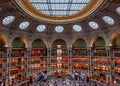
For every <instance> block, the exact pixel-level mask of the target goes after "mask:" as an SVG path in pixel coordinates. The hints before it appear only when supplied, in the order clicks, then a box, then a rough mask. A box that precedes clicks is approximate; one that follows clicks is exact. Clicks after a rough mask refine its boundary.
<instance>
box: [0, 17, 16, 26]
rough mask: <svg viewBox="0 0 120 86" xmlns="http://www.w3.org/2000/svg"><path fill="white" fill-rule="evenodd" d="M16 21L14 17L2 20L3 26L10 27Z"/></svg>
mask: <svg viewBox="0 0 120 86" xmlns="http://www.w3.org/2000/svg"><path fill="white" fill-rule="evenodd" d="M14 20H15V17H14V16H7V17H5V18H4V19H3V20H2V23H3V25H8V24H10V23H12V22H13V21H14Z"/></svg>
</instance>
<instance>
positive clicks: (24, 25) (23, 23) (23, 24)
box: [19, 21, 30, 29]
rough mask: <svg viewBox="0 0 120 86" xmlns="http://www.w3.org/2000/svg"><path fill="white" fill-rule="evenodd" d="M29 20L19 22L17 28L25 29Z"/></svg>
mask: <svg viewBox="0 0 120 86" xmlns="http://www.w3.org/2000/svg"><path fill="white" fill-rule="evenodd" d="M29 24H30V23H29V22H27V21H25V22H22V23H20V25H19V28H20V29H26V28H27V27H28V26H29Z"/></svg>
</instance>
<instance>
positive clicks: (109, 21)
mask: <svg viewBox="0 0 120 86" xmlns="http://www.w3.org/2000/svg"><path fill="white" fill-rule="evenodd" d="M103 20H104V22H105V23H107V24H109V25H113V24H114V20H113V18H112V17H110V16H104V17H103Z"/></svg>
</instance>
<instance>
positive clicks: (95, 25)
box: [88, 21, 99, 29]
mask: <svg viewBox="0 0 120 86" xmlns="http://www.w3.org/2000/svg"><path fill="white" fill-rule="evenodd" d="M88 24H89V26H90V27H91V28H92V29H98V27H99V26H98V24H97V23H96V22H93V21H91V22H89V23H88Z"/></svg>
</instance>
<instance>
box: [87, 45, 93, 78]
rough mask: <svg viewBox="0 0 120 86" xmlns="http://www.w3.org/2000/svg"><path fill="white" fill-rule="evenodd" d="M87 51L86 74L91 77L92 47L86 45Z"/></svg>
mask: <svg viewBox="0 0 120 86" xmlns="http://www.w3.org/2000/svg"><path fill="white" fill-rule="evenodd" d="M87 53H88V57H89V67H88V75H89V76H90V77H92V72H93V71H92V66H93V64H92V47H87Z"/></svg>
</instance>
